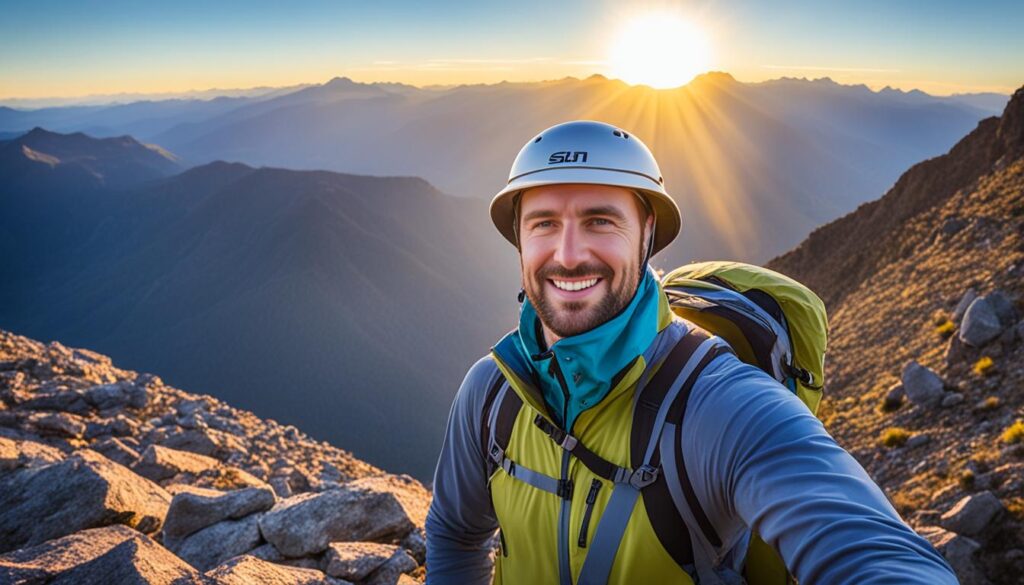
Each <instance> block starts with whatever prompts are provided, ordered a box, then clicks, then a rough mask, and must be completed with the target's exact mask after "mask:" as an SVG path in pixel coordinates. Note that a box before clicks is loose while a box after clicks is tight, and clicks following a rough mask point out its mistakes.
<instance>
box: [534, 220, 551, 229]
mask: <svg viewBox="0 0 1024 585" xmlns="http://www.w3.org/2000/svg"><path fill="white" fill-rule="evenodd" d="M533 227H538V228H546V227H551V220H547V219H545V220H544V221H538V222H537V224H536V225H534V226H533Z"/></svg>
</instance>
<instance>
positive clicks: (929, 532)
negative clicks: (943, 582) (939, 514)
mask: <svg viewBox="0 0 1024 585" xmlns="http://www.w3.org/2000/svg"><path fill="white" fill-rule="evenodd" d="M918 532H919V533H920V534H921V536H924V537H925V538H926V539H928V541H929V542H931V543H932V546H934V547H935V550H937V551H938V552H939V554H941V555H942V556H943V557H945V559H946V561H947V562H949V565H950V567H952V568H953V572H955V573H956V576H957V579H958V580H959V581H960V585H990V581H989V580H988V578H986V577H985V573H984V572H983V571H982V570H981V567H980V566H979V564H978V558H977V552H978V550H979V549H980V548H981V545H980V544H978V542H977V541H975V540H972V539H971V538H969V537H967V536H962V535H960V534H956V533H954V532H950V531H949V530H945V529H942V528H939V527H938V526H926V527H924V528H922V529H920V530H919V531H918Z"/></svg>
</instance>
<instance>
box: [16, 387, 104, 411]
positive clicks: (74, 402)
mask: <svg viewBox="0 0 1024 585" xmlns="http://www.w3.org/2000/svg"><path fill="white" fill-rule="evenodd" d="M18 408H22V409H25V410H53V411H58V412H71V413H74V414H79V415H81V414H87V413H88V412H89V410H90V409H89V404H88V403H87V402H86V401H85V396H84V395H83V393H82V392H79V391H77V390H70V389H61V390H51V391H48V392H38V393H36V394H35V395H33V396H32V397H31V398H29V399H28V400H25V401H24V402H21V403H19V404H18Z"/></svg>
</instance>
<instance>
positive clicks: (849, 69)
mask: <svg viewBox="0 0 1024 585" xmlns="http://www.w3.org/2000/svg"><path fill="white" fill-rule="evenodd" d="M761 67H764V68H765V69H799V70H803V71H842V72H847V73H900V72H901V70H900V69H881V68H876V67H822V66H818V65H762V66H761Z"/></svg>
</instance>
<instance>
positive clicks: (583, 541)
mask: <svg viewBox="0 0 1024 585" xmlns="http://www.w3.org/2000/svg"><path fill="white" fill-rule="evenodd" d="M602 485H604V484H602V483H601V480H599V479H596V478H595V479H594V480H593V481H591V482H590V491H589V492H588V493H587V508H586V510H585V511H584V512H583V523H582V524H580V538H579V542H577V544H578V545H579V547H580V548H587V528H589V527H590V515H591V514H593V513H594V502H596V501H597V492H599V491H601V486H602Z"/></svg>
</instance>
